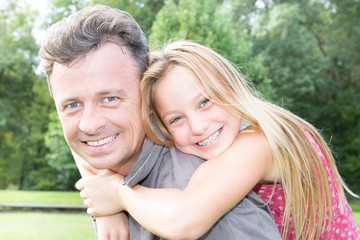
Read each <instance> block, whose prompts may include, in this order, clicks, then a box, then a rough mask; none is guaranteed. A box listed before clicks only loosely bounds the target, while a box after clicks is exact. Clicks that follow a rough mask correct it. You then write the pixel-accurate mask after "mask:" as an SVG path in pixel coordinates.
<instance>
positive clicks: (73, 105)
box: [66, 102, 79, 108]
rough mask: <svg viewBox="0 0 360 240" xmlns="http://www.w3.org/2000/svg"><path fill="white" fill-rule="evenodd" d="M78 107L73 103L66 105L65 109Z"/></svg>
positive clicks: (76, 103)
mask: <svg viewBox="0 0 360 240" xmlns="http://www.w3.org/2000/svg"><path fill="white" fill-rule="evenodd" d="M78 106H79V103H78V102H73V103H70V104H69V105H67V106H66V107H68V108H76V107H78Z"/></svg>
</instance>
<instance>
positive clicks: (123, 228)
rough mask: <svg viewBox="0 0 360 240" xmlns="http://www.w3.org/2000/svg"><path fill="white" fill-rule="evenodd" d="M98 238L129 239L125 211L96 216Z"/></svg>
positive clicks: (105, 239)
mask: <svg viewBox="0 0 360 240" xmlns="http://www.w3.org/2000/svg"><path fill="white" fill-rule="evenodd" d="M96 226H97V230H98V240H129V239H130V231H129V218H128V216H127V214H126V213H125V212H121V213H118V214H115V215H112V216H105V217H97V218H96Z"/></svg>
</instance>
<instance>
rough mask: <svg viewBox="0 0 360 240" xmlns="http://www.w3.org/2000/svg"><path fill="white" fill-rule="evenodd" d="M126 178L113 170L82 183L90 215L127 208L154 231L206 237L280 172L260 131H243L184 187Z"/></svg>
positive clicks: (191, 236) (163, 235)
mask: <svg viewBox="0 0 360 240" xmlns="http://www.w3.org/2000/svg"><path fill="white" fill-rule="evenodd" d="M101 178H102V179H101ZM120 179H121V177H120V176H119V175H117V174H113V173H111V172H107V173H105V174H100V176H99V177H98V178H85V179H82V180H80V181H79V182H78V183H77V188H78V189H79V190H82V194H81V195H82V196H83V197H85V198H86V200H85V204H86V205H87V206H88V207H89V208H88V213H89V214H92V215H93V214H95V215H102V214H105V215H107V214H113V213H115V212H117V211H120V210H123V209H124V210H126V211H128V212H129V213H130V214H131V215H132V216H133V217H134V218H135V219H136V220H137V221H138V222H139V223H140V224H141V225H143V226H144V227H146V228H147V229H149V230H150V231H151V232H153V233H155V234H157V235H159V236H162V237H165V238H171V239H181V238H198V237H200V236H202V235H203V234H204V233H206V232H207V231H208V230H209V229H210V228H211V226H212V225H213V224H214V223H215V222H216V221H217V220H218V219H219V218H220V217H221V216H222V215H224V214H225V213H226V212H227V211H229V210H230V209H231V208H232V207H233V206H234V205H236V204H237V203H238V202H239V201H240V200H241V199H242V198H243V197H244V196H245V195H246V194H247V193H248V192H249V191H250V190H251V189H252V188H253V187H254V186H255V184H256V183H258V182H259V181H260V180H266V181H272V180H274V174H273V165H272V159H271V151H270V146H269V143H268V141H267V139H266V137H265V136H264V135H263V134H262V133H259V132H254V133H245V134H241V135H240V136H239V137H238V139H237V140H236V141H235V142H234V143H233V145H232V146H231V147H230V148H229V149H228V150H227V151H225V152H224V153H223V154H221V155H220V156H218V157H217V158H215V159H211V160H209V161H207V162H205V163H203V164H202V165H201V166H200V167H199V168H198V169H197V170H196V171H195V173H194V174H193V176H192V177H191V179H190V181H189V183H188V186H187V187H186V188H185V189H184V190H183V191H180V190H176V189H150V188H145V187H142V186H135V187H133V188H129V187H127V186H124V185H121V184H119V180H120ZM100 186H101V187H100ZM114 192H116V194H114ZM105 199H106V200H105ZM112 211H115V212H112Z"/></svg>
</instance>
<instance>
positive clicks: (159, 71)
mask: <svg viewBox="0 0 360 240" xmlns="http://www.w3.org/2000/svg"><path fill="white" fill-rule="evenodd" d="M147 64H148V70H147V71H146V72H145V74H144V76H143V79H142V81H141V84H140V89H141V95H142V116H143V123H144V128H145V131H146V134H147V135H148V137H149V138H150V139H152V140H153V141H154V142H156V143H158V144H164V145H167V146H174V143H173V140H172V136H171V134H170V133H169V132H168V130H167V128H166V126H165V125H164V124H163V123H162V122H161V119H160V117H159V115H158V114H157V112H156V108H155V101H154V100H155V99H154V92H155V91H156V86H157V84H158V82H159V81H160V80H161V79H162V78H163V77H164V76H165V75H166V73H167V72H168V71H169V69H171V68H172V67H174V66H181V67H184V68H187V69H189V70H191V71H192V72H193V73H194V74H195V75H196V76H197V78H198V79H199V80H200V82H201V83H202V85H203V86H204V88H205V91H206V93H207V95H208V96H209V98H210V99H211V100H212V101H214V102H215V103H216V104H218V105H220V106H222V107H223V108H224V109H226V110H227V111H229V112H230V113H232V114H234V115H235V116H237V117H239V119H243V120H245V121H246V122H247V123H249V124H250V125H251V127H252V129H254V130H255V131H262V132H264V134H265V135H266V137H267V139H268V141H269V144H270V146H271V150H272V157H273V161H274V166H275V169H276V171H277V173H278V176H280V179H281V184H282V186H283V190H284V195H285V200H286V201H285V202H286V206H285V213H284V218H283V225H284V226H285V227H284V229H283V233H282V234H283V237H284V238H285V237H286V236H287V235H288V234H289V233H290V232H291V231H295V236H296V239H319V237H320V236H321V234H322V233H324V232H325V231H326V230H328V229H329V227H330V223H331V219H327V214H329V215H330V216H332V211H333V210H332V209H333V204H332V198H331V190H330V186H329V183H328V177H327V174H326V170H325V167H324V164H323V162H322V160H321V158H320V156H319V154H318V152H317V150H316V149H315V147H314V145H313V144H312V143H311V141H310V139H309V138H308V137H307V135H306V132H308V133H310V134H311V135H312V136H313V137H314V139H315V141H316V142H317V143H318V144H319V146H320V148H321V149H322V151H323V153H324V155H325V157H326V159H327V161H328V164H329V168H330V170H331V172H332V174H333V176H334V178H335V187H336V190H337V191H338V193H339V200H340V202H341V201H342V199H343V197H344V191H343V187H344V188H345V189H346V190H348V191H349V192H351V191H350V190H349V189H348V188H347V187H346V185H345V184H344V182H343V180H342V179H341V176H340V175H339V173H338V170H337V168H336V165H335V161H334V158H333V156H332V154H331V152H330V149H329V147H328V146H327V144H326V143H325V141H324V140H323V138H322V137H321V135H320V134H319V133H318V131H317V130H316V129H315V128H314V127H313V126H312V125H311V124H309V123H308V122H306V121H305V120H303V119H301V118H300V117H298V116H296V115H294V114H292V113H291V112H289V111H287V110H285V109H283V108H281V107H279V106H276V105H274V104H272V103H270V102H267V101H265V100H264V99H263V98H262V97H261V96H260V94H259V93H257V92H256V91H255V90H254V89H253V88H252V87H250V85H249V83H248V82H246V81H245V78H244V77H243V76H242V75H241V74H240V72H239V71H238V70H237V69H236V67H235V66H234V65H233V64H232V63H230V62H229V61H228V60H226V59H225V58H223V57H222V56H221V55H219V54H218V53H216V52H215V51H213V50H212V49H210V48H208V47H205V46H202V45H199V44H197V43H194V42H190V41H177V42H171V43H169V44H167V45H165V47H164V48H163V49H162V50H161V51H157V52H152V53H151V54H150V55H148V57H147ZM209 76H211V77H209ZM219 83H221V84H219ZM154 121H155V126H154V125H153V124H152V123H154ZM157 128H158V129H157ZM158 130H160V132H161V134H163V135H164V136H165V138H166V139H164V138H163V137H161V136H159V133H158ZM305 131H306V132H305ZM274 184H275V183H274ZM290 218H292V219H293V224H292V225H291V226H290ZM330 218H331V217H330Z"/></svg>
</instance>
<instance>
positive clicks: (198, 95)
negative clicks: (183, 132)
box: [158, 92, 208, 119]
mask: <svg viewBox="0 0 360 240" xmlns="http://www.w3.org/2000/svg"><path fill="white" fill-rule="evenodd" d="M203 97H205V98H208V97H207V96H205V95H204V94H202V93H201V92H199V93H198V94H196V95H195V96H193V97H192V98H190V99H191V100H192V101H196V100H197V99H200V98H203ZM176 111H177V110H176V109H175V110H174V109H171V110H170V111H167V112H164V113H163V114H160V113H159V112H158V114H159V116H160V118H162V119H163V118H165V117H166V116H168V115H170V114H173V113H176Z"/></svg>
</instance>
